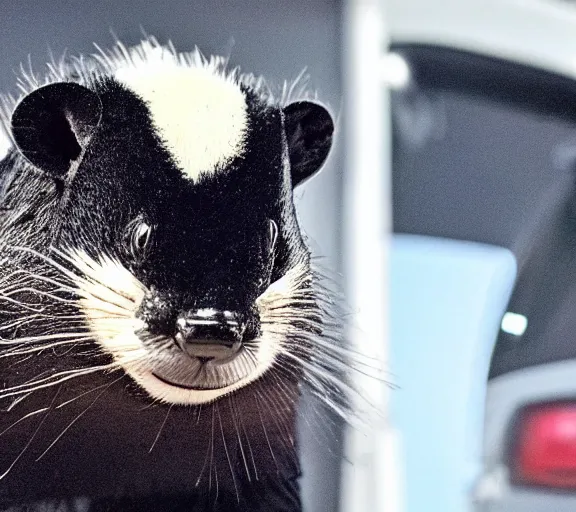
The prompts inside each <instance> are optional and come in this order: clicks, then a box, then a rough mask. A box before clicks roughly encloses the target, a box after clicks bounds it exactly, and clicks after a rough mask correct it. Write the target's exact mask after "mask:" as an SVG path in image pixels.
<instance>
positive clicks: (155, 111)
mask: <svg viewBox="0 0 576 512" xmlns="http://www.w3.org/2000/svg"><path fill="white" fill-rule="evenodd" d="M131 57H132V58H131V59H130V61H129V62H127V63H126V64H125V65H124V66H119V67H118V68H116V70H115V72H114V76H115V78H116V79H117V80H118V81H119V82H121V83H123V84H124V85H126V86H127V87H128V88H129V89H130V90H132V91H133V92H134V93H135V94H137V95H138V96H139V97H140V98H142V99H143V100H144V101H145V102H146V104H147V106H148V108H149V110H150V114H151V117H152V121H153V123H154V126H155V128H156V129H157V131H158V134H159V136H160V138H161V139H162V140H163V142H164V143H165V145H166V147H167V148H168V150H169V151H170V152H171V153H172V155H173V157H174V159H175V161H176V163H177V164H178V165H179V166H180V168H181V169H182V171H184V173H185V175H186V176H187V177H189V178H191V179H193V180H194V179H196V178H198V176H199V175H200V173H211V172H214V171H215V169H217V168H218V167H220V166H222V165H225V164H226V163H227V162H229V161H230V160H231V159H232V158H234V157H235V156H241V155H242V152H243V149H244V148H243V145H244V140H245V133H246V127H247V119H248V118H247V106H246V97H245V96H244V94H243V92H242V91H241V89H240V87H239V85H238V84H237V83H236V81H235V80H234V79H233V78H232V77H230V76H226V75H225V74H222V73H220V72H219V71H218V70H217V69H215V68H214V67H211V66H209V65H204V66H202V65H200V66H192V65H190V63H189V62H184V61H182V60H181V59H178V57H177V56H176V55H174V54H173V53H171V52H169V51H165V49H163V48H161V47H156V48H154V49H152V50H150V51H148V52H146V53H145V54H143V53H138V54H135V55H131Z"/></svg>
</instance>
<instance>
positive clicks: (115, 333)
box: [7, 42, 333, 404]
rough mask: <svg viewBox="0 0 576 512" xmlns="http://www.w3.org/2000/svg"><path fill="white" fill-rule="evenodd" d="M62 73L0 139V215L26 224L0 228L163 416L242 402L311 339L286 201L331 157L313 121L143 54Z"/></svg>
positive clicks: (240, 82) (178, 57) (302, 112)
mask: <svg viewBox="0 0 576 512" xmlns="http://www.w3.org/2000/svg"><path fill="white" fill-rule="evenodd" d="M60 73H61V75H62V76H61V77H60V78H61V79H60V80H56V79H55V78H54V77H52V79H51V80H50V82H51V83H49V84H48V85H44V86H41V87H37V88H34V89H33V90H32V91H30V92H29V93H28V94H27V95H25V96H24V97H23V98H22V99H21V100H20V101H19V102H17V104H16V105H15V107H14V108H13V109H12V112H11V113H10V126H9V128H10V131H11V134H12V138H13V141H14V143H15V146H16V150H15V151H14V152H13V154H11V156H9V159H11V161H12V162H14V167H15V168H17V169H18V173H19V174H18V175H17V176H15V177H13V178H12V185H11V187H12V189H13V192H12V195H13V196H14V197H13V199H12V201H13V202H14V201H21V202H22V204H24V203H26V204H28V205H32V204H33V205H34V206H33V207H32V206H30V207H29V208H28V211H31V210H33V212H32V218H33V221H32V222H31V223H30V226H29V227H26V229H25V230H24V227H23V225H22V223H21V222H20V223H18V222H17V220H14V219H13V220H9V221H7V227H8V229H11V230H12V231H11V233H16V234H17V235H11V243H12V244H13V245H20V246H25V247H28V248H29V249H30V250H29V252H30V254H32V253H33V254H34V255H36V257H37V258H39V259H41V260H43V261H44V263H45V264H46V265H48V266H51V267H52V269H53V270H56V271H57V272H56V274H50V275H53V277H51V278H50V279H52V281H53V282H54V283H61V284H60V285H59V286H60V291H62V290H63V293H64V296H62V298H61V300H62V301H63V302H64V303H65V304H64V306H65V307H64V306H62V309H61V310H54V311H67V309H66V308H69V307H70V305H72V306H73V307H74V308H75V311H78V310H79V312H80V314H81V316H82V318H83V321H84V322H85V325H86V329H87V336H88V337H90V338H91V339H92V340H94V341H95V342H96V343H97V345H98V347H99V348H100V349H101V351H102V352H104V353H105V354H107V356H109V358H110V359H111V360H112V361H113V364H115V365H119V366H120V367H121V368H122V369H123V370H124V371H125V372H126V373H127V374H129V375H130V376H131V377H132V378H133V379H134V380H135V381H136V382H137V383H138V384H139V385H140V386H141V387H142V388H143V389H144V390H145V391H146V392H147V393H148V394H149V395H150V396H151V397H152V398H154V399H159V400H162V401H166V402H169V403H175V404H194V403H204V402H209V401H212V400H215V399H217V398H219V397H221V396H223V395H225V394H228V393H230V392H232V391H234V390H237V389H239V388H241V387H243V386H246V385H248V384H250V383H251V382H253V381H255V380H256V379H258V378H259V377H261V376H262V375H263V374H264V373H265V372H267V371H268V370H269V369H270V368H272V367H273V366H274V364H275V362H276V361H277V359H278V357H280V356H282V355H283V354H284V355H288V356H290V351H291V348H290V344H291V343H296V344H298V343H300V346H301V345H302V343H303V341H302V340H306V339H307V336H308V338H309V337H310V336H312V335H314V333H316V334H317V332H318V331H319V330H320V329H321V322H320V321H319V313H318V306H317V301H316V297H315V292H314V284H313V278H312V274H311V271H310V262H309V252H308V250H307V248H306V247H305V245H304V242H303V239H302V236H301V233H300V230H299V227H298V223H297V220H296V216H295V212H294V206H293V197H292V196H293V189H294V187H295V186H297V185H298V184H300V183H301V182H303V181H304V180H306V179H307V178H309V177H310V176H311V175H313V174H314V173H315V172H316V171H318V170H319V169H320V167H321V166H322V164H323V163H324V161H325V159H326V157H327V155H328V152H329V150H330V146H331V140H332V132H333V122H332V119H331V116H330V115H329V113H328V112H327V110H326V109H325V108H324V107H322V106H321V105H319V104H317V103H314V102H309V101H297V102H293V103H284V104H283V103H282V102H276V101H274V100H273V99H272V98H270V97H269V96H267V95H266V94H263V90H264V89H263V86H262V85H261V83H259V82H258V81H256V80H254V79H251V78H249V77H246V76H243V75H239V74H238V73H236V72H235V71H232V72H227V71H226V70H225V69H224V62H223V61H222V60H218V59H212V60H209V61H206V60H205V59H203V58H202V57H201V56H200V55H199V54H198V53H193V54H177V53H176V52H174V51H173V50H172V49H170V48H166V47H161V46H159V45H157V44H152V43H150V42H147V43H146V44H143V45H141V46H139V47H136V48H134V49H131V50H127V49H125V48H124V47H119V48H118V49H117V50H116V52H113V53H110V54H106V55H101V56H100V57H99V60H92V61H89V62H88V61H82V62H80V63H78V64H77V65H76V72H75V75H74V73H72V74H71V70H70V69H67V70H65V71H60ZM55 75H57V73H56V72H55ZM56 77H57V76H56ZM26 180H28V184H27V182H26ZM10 190H11V189H9V190H8V196H10ZM40 195H41V198H40V199H38V198H39V197H40ZM19 219H20V221H21V218H20V217H19ZM23 230H24V231H23ZM8 238H10V236H8ZM58 275H59V276H60V277H59V278H58V277H57V276H58ZM54 286H57V285H56V284H54ZM66 294H68V295H66ZM50 295H51V296H55V295H57V292H56V291H54V290H53V289H51V290H50ZM58 314H59V313H58ZM71 315H72V316H74V313H72V314H71ZM52 316H53V317H55V316H57V314H56V315H55V314H54V313H52ZM51 325H52V324H51ZM54 325H55V324H54ZM292 357H293V358H294V361H292V363H295V361H296V362H297V361H299V357H300V356H299V355H293V354H292ZM294 366H297V365H296V364H294Z"/></svg>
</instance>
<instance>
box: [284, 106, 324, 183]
mask: <svg viewBox="0 0 576 512" xmlns="http://www.w3.org/2000/svg"><path fill="white" fill-rule="evenodd" d="M284 128H285V130H286V138H287V141H288V156H289V157H290V167H291V172H292V186H294V187H296V186H297V185H299V184H300V183H302V182H303V181H305V180H306V179H308V178H310V177H311V176H312V175H313V174H314V173H316V172H317V171H319V170H320V168H321V167H322V164H323V163H324V161H325V160H326V157H327V156H328V153H329V152H330V148H331V146H332V134H333V133H334V122H333V121H332V116H331V115H330V114H329V112H328V111H327V110H326V109H325V108H324V107H323V106H322V105H318V104H317V103H312V102H311V101H297V102H296V103H291V104H290V105H288V106H286V107H284Z"/></svg>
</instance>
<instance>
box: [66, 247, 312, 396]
mask: <svg viewBox="0 0 576 512" xmlns="http://www.w3.org/2000/svg"><path fill="white" fill-rule="evenodd" d="M62 255H63V256H64V257H66V259H68V261H69V262H70V263H72V264H73V266H74V267H75V268H76V270H77V271H79V272H81V274H82V275H79V274H76V273H69V277H71V278H72V279H73V280H74V281H75V284H76V286H77V294H78V295H79V297H80V298H79V300H78V305H79V307H80V309H81V311H82V312H83V314H84V316H85V317H86V319H87V323H88V325H89V327H90V329H91V331H92V334H93V335H94V337H95V339H96V341H97V343H98V344H99V346H100V348H101V349H102V350H103V351H105V352H106V353H108V354H110V355H111V356H112V357H113V358H114V361H115V362H116V363H118V364H119V365H120V366H121V367H122V369H123V370H124V371H125V372H126V373H127V374H128V375H129V376H130V377H132V379H134V381H135V382H136V383H137V384H139V385H140V386H141V387H142V388H143V389H144V390H145V391H146V392H147V393H148V395H149V396H150V397H152V398H154V399H157V400H161V401H164V402H167V403H171V404H179V405H187V404H188V405H189V404H202V403H208V402H212V401H214V400H217V399H218V398H220V397H223V396H225V395H227V394H229V393H232V392H233V391H236V390H238V389H241V388H243V387H244V386H246V385H248V384H250V383H252V382H254V381H256V380H257V379H259V378H260V377H261V376H262V375H263V374H264V373H265V372H266V371H267V370H269V369H270V368H271V367H272V365H273V364H274V361H275V360H276V358H277V356H278V355H279V353H280V352H281V351H282V347H283V344H284V342H285V337H286V334H287V332H288V331H289V329H290V326H289V325H288V324H286V323H285V322H282V319H283V316H282V315H283V313H282V311H283V310H284V314H292V313H293V312H291V309H292V308H293V306H291V305H290V304H291V300H290V298H291V297H293V296H294V294H295V293H298V290H299V289H300V287H301V285H302V282H303V279H305V278H306V275H307V273H306V267H305V266H304V265H297V266H296V267H295V268H293V269H292V270H290V271H289V272H288V273H287V274H286V275H285V276H284V277H282V278H281V279H279V280H278V281H276V282H274V283H272V284H271V285H270V286H269V287H268V289H267V290H266V291H265V292H264V293H263V294H262V295H261V296H260V297H259V298H258V299H257V301H256V306H257V308H258V310H259V313H260V319H261V328H262V335H261V336H260V337H259V338H258V339H257V340H255V341H254V343H253V345H254V347H255V348H253V349H252V355H251V356H250V357H249V356H248V355H247V354H244V355H243V356H242V352H240V353H239V356H238V357H237V358H236V360H232V361H231V362H229V363H227V364H225V365H221V366H222V368H221V369H218V367H215V369H214V370H213V371H214V372H217V373H218V372H221V375H220V378H229V377H230V375H232V376H235V375H237V376H238V378H234V381H233V382H232V383H230V384H228V385H225V386H223V387H219V388H217V389H186V388H184V387H179V386H175V385H171V384H168V383H166V382H164V381H163V380H160V379H159V378H157V377H156V376H155V375H154V368H155V365H156V363H157V362H158V361H157V358H158V357H160V356H159V355H158V354H154V353H151V352H150V350H149V348H148V347H146V345H145V344H144V343H143V342H142V340H141V339H140V337H139V336H138V335H137V332H138V330H139V329H142V328H144V327H145V325H144V324H143V322H142V321H141V320H139V319H138V318H136V316H135V315H136V311H137V310H138V307H139V306H140V303H141V302H142V300H144V298H145V296H146V292H147V290H146V288H145V287H144V286H143V285H142V283H140V282H139V281H138V280H137V279H136V278H135V277H134V275H133V274H132V273H131V272H130V271H129V270H128V269H127V268H125V267H124V266H123V265H122V264H121V263H120V262H119V261H118V260H115V259H112V258H109V257H107V256H101V257H100V258H98V260H94V259H93V258H91V257H90V256H88V255H87V254H86V253H84V252H81V251H73V252H71V253H69V254H68V255H64V254H62ZM197 313H198V316H199V317H200V318H203V319H202V320H200V321H202V322H207V321H210V320H208V319H209V317H211V316H213V315H214V314H215V313H216V310H215V309H212V308H205V309H200V310H199V311H198V312H197ZM227 313H229V312H227ZM225 316H228V317H229V316H232V314H231V313H230V314H229V315H226V314H225ZM157 343H158V344H160V345H163V346H165V347H168V346H172V345H173V344H174V342H173V340H171V339H170V338H164V339H161V340H158V342H157ZM214 375H216V374H214ZM216 376H217V375H216Z"/></svg>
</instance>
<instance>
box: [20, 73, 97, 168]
mask: <svg viewBox="0 0 576 512" xmlns="http://www.w3.org/2000/svg"><path fill="white" fill-rule="evenodd" d="M101 118H102V102H101V101H100V97H99V96H98V94H96V93H95V92H94V91H91V90H90V89H88V88H87V87H84V86H82V85H80V84H76V83H69V82H59V83H54V84H50V85H46V86H44V87H40V88H39V89H36V90H35V91H33V92H31V93H30V94H28V96H25V97H24V98H23V99H22V101H20V103H19V104H18V105H17V106H16V108H15V109H14V113H13V114H12V127H11V129H12V136H13V138H14V142H15V143H16V146H17V148H18V150H19V151H20V153H21V154H22V155H23V156H24V157H25V158H26V159H27V160H28V161H29V162H30V163H31V164H32V165H34V166H35V167H37V168H38V169H40V170H42V171H44V172H46V173H47V174H49V175H50V176H52V177H53V178H64V177H65V176H66V174H67V173H68V170H69V169H70V165H71V163H72V162H74V161H75V160H77V159H78V158H79V157H81V155H82V154H83V152H84V150H85V149H86V147H87V146H88V143H89V142H90V139H91V138H92V136H93V135H94V132H95V130H96V128H97V127H98V125H99V123H100V120H101Z"/></svg>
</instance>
